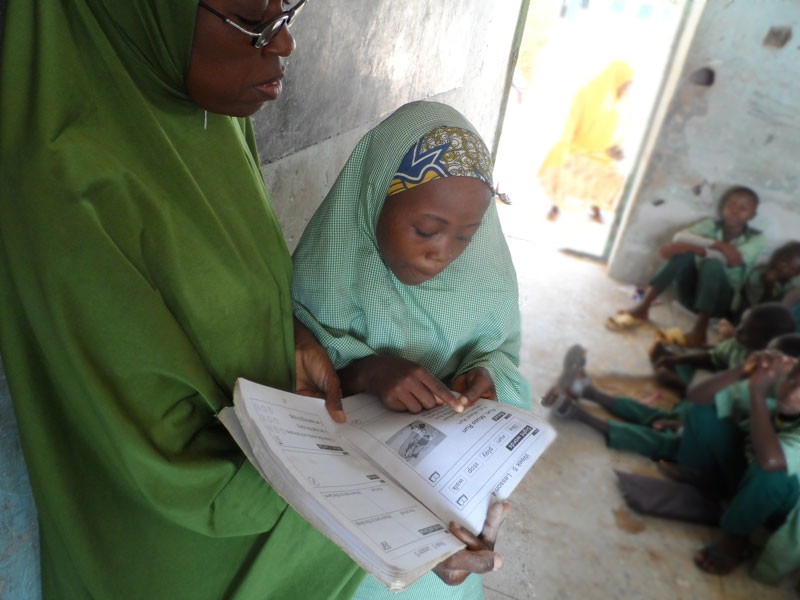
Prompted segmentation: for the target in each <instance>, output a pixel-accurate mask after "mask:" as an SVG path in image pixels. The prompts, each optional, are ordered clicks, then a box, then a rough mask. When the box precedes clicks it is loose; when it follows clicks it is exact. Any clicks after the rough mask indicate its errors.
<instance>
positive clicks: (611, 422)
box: [542, 333, 800, 460]
mask: <svg viewBox="0 0 800 600" xmlns="http://www.w3.org/2000/svg"><path fill="white" fill-rule="evenodd" d="M768 348H769V349H770V350H774V351H778V352H781V353H783V354H786V355H788V356H797V357H800V334H796V333H790V334H785V335H781V336H778V337H776V338H774V339H773V340H772V341H771V342H770V343H769V345H768ZM578 355H580V356H581V357H583V362H581V363H580V364H578V363H577V361H576V360H575V356H578ZM564 362H565V369H564V372H563V373H562V374H561V376H560V378H559V382H558V383H557V384H556V385H555V386H553V388H551V390H550V391H548V393H547V395H546V396H545V398H544V399H543V400H542V404H544V405H546V406H547V405H550V406H552V407H553V410H554V412H555V414H557V415H558V416H561V417H566V418H573V419H575V420H578V421H581V422H583V423H585V424H587V425H589V426H590V427H592V428H593V429H595V430H596V431H599V432H600V433H602V434H603V436H604V437H605V439H606V444H607V445H608V447H609V448H613V449H615V450H624V451H628V452H636V453H637V454H642V455H644V456H647V457H649V458H652V459H654V460H659V459H667V460H674V458H675V456H676V453H677V449H678V445H679V444H680V440H681V430H680V429H679V428H677V429H676V428H673V427H666V426H664V427H662V426H660V424H661V423H667V424H671V423H672V422H673V421H675V420H680V422H683V421H684V420H685V419H686V415H687V414H688V413H689V412H691V411H692V410H693V405H692V403H691V402H689V401H688V400H687V401H684V402H683V403H682V404H681V405H680V407H679V408H678V410H677V411H676V410H674V409H673V410H664V409H659V408H653V407H651V406H647V405H645V404H643V403H642V402H639V401H637V400H634V399H632V398H627V397H624V396H612V395H610V394H607V393H605V392H604V391H602V390H600V389H599V388H597V387H596V386H595V385H594V384H593V382H592V380H591V378H589V376H588V375H587V374H586V369H585V351H584V350H583V348H581V347H580V346H577V345H576V346H573V347H572V348H570V350H568V351H567V354H566V356H565V360H564ZM741 367H742V365H741V364H740V365H738V366H737V367H735V369H739V368H741ZM725 372H726V373H727V372H730V371H725ZM578 399H584V400H589V401H591V402H594V403H595V404H599V405H600V406H602V407H603V408H605V409H606V410H607V411H608V412H610V413H611V414H612V415H614V417H616V419H608V420H606V419H601V418H598V417H595V416H594V415H592V414H591V413H589V412H588V411H586V410H585V409H584V408H583V407H582V406H581V405H580V404H579V402H578V401H577V400H578ZM720 403H721V404H720V406H719V407H718V410H719V412H720V414H721V415H725V416H730V415H734V416H738V414H739V413H737V411H736V407H735V406H731V404H730V402H729V401H728V400H727V397H726V399H722V400H721V401H720Z"/></svg>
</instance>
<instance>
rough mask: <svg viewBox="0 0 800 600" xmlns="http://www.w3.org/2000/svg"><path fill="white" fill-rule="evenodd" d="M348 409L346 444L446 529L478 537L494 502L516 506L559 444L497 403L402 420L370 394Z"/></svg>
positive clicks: (548, 431)
mask: <svg viewBox="0 0 800 600" xmlns="http://www.w3.org/2000/svg"><path fill="white" fill-rule="evenodd" d="M343 406H344V409H345V414H346V415H347V423H346V424H344V425H339V426H338V427H339V430H340V433H341V435H342V436H343V437H346V438H347V439H348V440H350V441H352V442H353V443H354V444H355V445H356V446H358V447H359V449H360V451H361V452H363V453H364V454H365V455H367V456H370V457H372V459H373V460H374V461H375V462H378V463H380V464H381V465H382V466H383V468H384V469H385V470H386V472H387V473H390V474H391V476H392V477H393V478H395V479H396V480H397V481H398V482H399V483H400V484H401V485H402V486H403V487H405V488H406V489H407V490H408V491H410V492H411V493H412V494H414V495H415V496H416V497H417V498H419V499H420V500H421V501H422V502H423V503H424V504H425V505H426V506H427V507H428V508H430V509H431V510H432V511H433V512H434V513H436V514H437V515H438V516H439V517H440V518H441V519H442V520H443V521H444V522H445V523H448V522H449V521H450V520H453V521H455V522H457V523H459V524H460V525H462V526H464V527H466V528H467V529H469V530H470V531H472V532H473V533H476V534H477V533H480V531H481V529H482V528H483V522H484V519H485V517H486V512H487V510H488V508H489V505H490V504H491V502H493V501H494V498H497V499H501V500H503V499H506V498H508V497H509V495H510V494H511V492H512V491H513V490H514V488H515V487H516V486H517V484H519V482H520V481H521V480H522V477H523V476H524V475H525V474H526V473H527V472H528V470H529V469H530V468H531V467H532V466H533V464H534V463H535V462H536V460H537V459H538V458H539V457H540V456H541V454H542V453H543V452H544V450H545V449H546V448H547V446H549V445H550V443H551V442H552V441H553V440H554V439H555V430H554V429H553V428H552V426H550V425H549V424H548V423H546V422H544V421H542V420H540V419H538V418H537V417H534V416H533V415H531V414H530V413H528V412H526V411H522V410H520V409H517V408H514V407H509V406H506V405H503V404H499V403H497V402H494V401H490V400H479V401H478V402H476V403H475V404H473V405H472V406H470V407H469V408H467V409H466V410H465V411H464V412H463V413H461V414H459V413H456V412H455V411H453V410H452V409H451V408H450V407H449V406H446V405H443V406H439V407H437V408H433V409H431V410H427V411H423V412H421V413H419V414H416V415H415V414H411V413H396V412H392V411H389V410H388V409H386V408H385V407H384V406H383V404H381V402H379V401H378V400H377V399H376V398H374V397H372V396H368V395H365V394H359V395H357V396H351V397H350V398H345V399H344V401H343Z"/></svg>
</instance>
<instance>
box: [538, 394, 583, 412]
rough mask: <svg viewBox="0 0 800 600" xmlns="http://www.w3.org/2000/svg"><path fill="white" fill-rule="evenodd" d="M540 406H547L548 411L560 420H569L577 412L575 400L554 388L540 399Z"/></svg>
mask: <svg viewBox="0 0 800 600" xmlns="http://www.w3.org/2000/svg"><path fill="white" fill-rule="evenodd" d="M542 406H549V407H550V410H551V411H552V412H553V413H554V414H555V415H556V416H557V417H559V418H561V419H569V418H570V417H572V415H574V414H575V411H577V410H578V405H577V403H576V402H575V400H573V399H572V398H570V397H569V396H567V395H566V394H562V393H559V392H558V391H557V390H555V388H553V389H551V390H550V391H549V392H548V393H547V395H546V396H544V397H543V398H542Z"/></svg>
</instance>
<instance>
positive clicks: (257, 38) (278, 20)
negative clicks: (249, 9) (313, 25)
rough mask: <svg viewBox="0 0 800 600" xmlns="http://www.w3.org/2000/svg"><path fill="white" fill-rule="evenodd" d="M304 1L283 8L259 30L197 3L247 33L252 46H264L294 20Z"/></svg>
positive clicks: (204, 4)
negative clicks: (245, 26) (286, 8)
mask: <svg viewBox="0 0 800 600" xmlns="http://www.w3.org/2000/svg"><path fill="white" fill-rule="evenodd" d="M305 3H306V0H300V1H299V2H298V3H297V4H296V5H295V6H293V7H292V8H290V9H289V10H285V11H283V12H281V14H279V15H278V16H277V17H274V18H272V19H270V20H269V21H267V22H266V23H264V26H263V28H262V29H261V31H259V32H253V31H248V30H247V29H245V28H244V27H242V26H241V25H239V24H237V23H236V22H234V21H232V20H231V19H229V18H228V17H226V16H225V15H223V14H222V13H221V12H219V11H218V10H217V9H216V8H214V7H212V6H209V5H208V4H206V3H205V2H203V1H202V0H200V2H199V3H198V4H199V6H200V7H201V8H205V9H206V10H207V11H208V12H210V13H211V14H212V15H214V16H216V17H219V18H220V19H222V20H223V21H224V22H225V23H227V24H228V25H230V26H231V27H233V28H234V29H236V30H237V31H239V32H241V33H243V34H245V35H249V36H250V37H251V38H253V40H252V44H253V48H263V47H264V46H267V45H269V44H270V43H271V42H272V40H274V39H275V38H276V37H278V35H279V34H280V32H281V30H282V29H283V28H284V26H285V27H287V28H288V27H289V26H290V25H291V24H292V22H293V21H294V17H295V15H297V13H299V12H300V9H301V8H303V5H304V4H305Z"/></svg>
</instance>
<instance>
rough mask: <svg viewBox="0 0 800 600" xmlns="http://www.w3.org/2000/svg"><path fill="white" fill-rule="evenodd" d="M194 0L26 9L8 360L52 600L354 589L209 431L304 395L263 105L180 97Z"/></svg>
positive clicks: (10, 90)
mask: <svg viewBox="0 0 800 600" xmlns="http://www.w3.org/2000/svg"><path fill="white" fill-rule="evenodd" d="M196 10H197V3H196V2H192V1H190V0H180V1H178V0H175V1H172V2H164V1H160V0H126V1H124V2H114V3H112V2H108V1H106V2H104V1H102V0H48V1H46V2H30V1H29V0H10V2H9V3H8V5H7V7H6V15H5V31H4V52H3V54H2V63H0V194H2V195H0V290H2V302H1V303H0V352H2V356H3V360H4V363H5V368H6V371H7V377H8V381H9V385H10V388H11V394H12V398H13V401H14V406H15V412H16V414H17V420H18V423H19V427H20V435H21V440H22V445H23V449H24V453H25V458H26V462H27V465H28V468H29V471H30V479H31V485H32V487H33V491H34V496H35V499H36V503H37V509H38V513H39V520H40V530H41V555H42V580H43V592H44V596H45V597H46V598H69V599H75V598H89V597H92V598H114V599H115V600H116V599H125V598H135V599H142V598H170V599H177V598H190V599H192V600H197V599H200V598H209V599H215V600H216V599H218V598H292V597H303V598H336V597H343V598H344V597H349V596H350V595H351V593H352V590H353V589H354V588H355V586H357V584H358V582H359V581H360V577H361V573H360V571H359V570H358V569H357V568H356V567H355V566H354V565H353V563H352V561H350V559H349V558H347V556H346V555H345V554H344V553H343V552H341V551H340V550H339V549H338V548H337V547H335V546H334V545H333V544H331V543H330V542H328V541H327V540H326V539H325V538H324V537H322V536H321V534H319V533H318V532H317V531H316V530H315V529H313V528H312V527H311V526H310V525H309V524H308V523H306V522H305V521H304V520H302V519H301V518H300V517H299V516H298V515H297V514H296V513H294V512H293V511H292V510H291V509H288V508H287V507H286V505H285V503H284V502H283V500H282V499H281V498H280V497H278V496H277V494H275V492H273V491H272V489H271V488H270V487H269V486H268V485H266V483H265V482H264V481H263V480H262V479H261V477H260V476H259V475H258V473H257V472H256V471H255V469H254V468H253V467H252V466H251V465H250V464H249V463H248V462H247V461H246V460H245V459H244V457H243V455H242V453H241V452H240V451H239V449H238V448H237V446H236V445H235V443H234V442H233V441H232V440H231V438H230V437H229V435H228V434H227V432H226V431H225V430H224V428H223V427H222V426H221V425H220V424H219V423H218V422H217V420H216V418H215V414H216V413H217V412H218V411H219V409H220V408H221V407H223V406H225V405H227V404H230V398H231V394H232V386H233V384H234V381H235V378H236V377H237V376H243V377H247V378H249V379H253V380H255V381H259V382H262V383H264V384H267V385H272V386H275V387H280V388H284V389H290V388H291V387H292V385H293V370H294V340H293V333H292V314H291V304H290V296H289V286H290V279H291V263H290V259H289V255H288V251H287V249H286V246H285V243H284V241H283V237H282V233H281V230H280V227H279V224H278V222H277V219H276V218H275V214H274V212H273V209H272V207H271V205H270V203H269V199H268V197H267V193H266V190H265V188H264V184H263V180H262V176H261V172H260V169H259V162H258V158H257V155H256V150H255V143H254V138H253V131H252V128H251V126H250V122H249V120H248V119H235V118H231V117H227V116H222V115H211V114H209V115H208V123H207V129H205V128H204V113H203V110H202V109H200V108H199V107H197V106H196V105H195V104H193V103H192V102H191V101H190V100H189V98H188V97H187V95H186V92H185V89H184V85H183V79H184V74H185V73H186V71H187V68H188V64H189V58H190V52H191V44H192V36H193V32H194V20H195V14H196Z"/></svg>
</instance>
